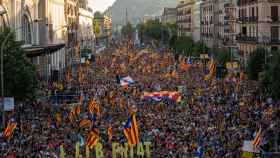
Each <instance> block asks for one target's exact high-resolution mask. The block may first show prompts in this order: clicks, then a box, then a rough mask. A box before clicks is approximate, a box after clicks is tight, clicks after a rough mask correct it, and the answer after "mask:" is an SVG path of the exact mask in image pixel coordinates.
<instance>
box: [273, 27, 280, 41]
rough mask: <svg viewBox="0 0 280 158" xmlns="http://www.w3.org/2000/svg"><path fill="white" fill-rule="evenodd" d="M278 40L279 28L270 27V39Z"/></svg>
mask: <svg viewBox="0 0 280 158" xmlns="http://www.w3.org/2000/svg"><path fill="white" fill-rule="evenodd" d="M278 38H279V27H278V26H272V27H271V39H278Z"/></svg>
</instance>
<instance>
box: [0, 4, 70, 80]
mask: <svg viewBox="0 0 280 158" xmlns="http://www.w3.org/2000/svg"><path fill="white" fill-rule="evenodd" d="M0 6H1V8H2V9H3V8H4V10H5V14H3V15H2V16H4V20H5V22H4V23H5V27H10V28H11V29H12V30H13V31H14V32H15V35H16V40H19V41H22V42H23V46H22V48H23V49H24V51H25V52H26V54H27V57H29V58H30V60H31V61H32V62H33V63H34V64H35V65H36V67H37V71H38V74H39V76H38V77H39V78H40V80H44V81H51V79H52V73H53V70H56V71H59V70H62V69H63V67H64V63H65V57H64V56H65V52H64V50H63V47H64V41H63V40H62V38H63V36H62V32H60V31H55V28H54V26H57V25H63V24H64V23H63V21H64V20H63V19H64V0H52V1H48V0H40V1H34V0H1V1H0ZM3 13H4V12H3ZM2 19H3V18H2ZM57 76H58V75H57Z"/></svg>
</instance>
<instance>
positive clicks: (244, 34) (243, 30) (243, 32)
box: [242, 27, 247, 36]
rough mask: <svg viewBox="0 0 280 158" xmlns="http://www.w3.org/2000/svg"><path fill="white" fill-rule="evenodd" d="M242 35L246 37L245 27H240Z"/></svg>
mask: <svg viewBox="0 0 280 158" xmlns="http://www.w3.org/2000/svg"><path fill="white" fill-rule="evenodd" d="M242 35H243V36H246V35H247V28H246V27H242Z"/></svg>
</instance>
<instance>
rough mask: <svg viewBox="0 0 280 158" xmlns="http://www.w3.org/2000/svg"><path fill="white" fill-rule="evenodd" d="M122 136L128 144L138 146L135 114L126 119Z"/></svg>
mask: <svg viewBox="0 0 280 158" xmlns="http://www.w3.org/2000/svg"><path fill="white" fill-rule="evenodd" d="M123 132H124V135H125V137H126V139H127V142H128V144H130V145H132V144H138V143H139V131H138V125H137V121H136V116H135V113H134V114H132V115H131V117H130V118H128V120H127V122H126V124H125V126H124V130H123Z"/></svg>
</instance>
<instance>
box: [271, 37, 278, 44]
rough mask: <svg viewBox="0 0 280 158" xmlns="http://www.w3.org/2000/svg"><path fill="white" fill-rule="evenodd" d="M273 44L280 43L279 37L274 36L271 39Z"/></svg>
mask: <svg viewBox="0 0 280 158" xmlns="http://www.w3.org/2000/svg"><path fill="white" fill-rule="evenodd" d="M270 42H271V44H280V39H279V38H277V37H272V38H271V39H270Z"/></svg>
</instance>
